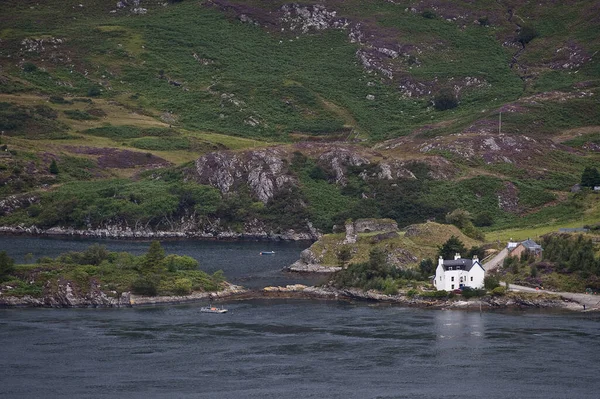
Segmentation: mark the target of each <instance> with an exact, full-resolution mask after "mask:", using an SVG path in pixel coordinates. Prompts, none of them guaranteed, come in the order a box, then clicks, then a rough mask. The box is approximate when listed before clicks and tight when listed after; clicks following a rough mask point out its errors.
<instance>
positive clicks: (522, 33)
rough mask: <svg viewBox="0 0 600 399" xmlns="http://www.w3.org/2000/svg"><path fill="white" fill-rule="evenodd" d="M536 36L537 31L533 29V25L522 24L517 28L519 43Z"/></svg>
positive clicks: (524, 42)
mask: <svg viewBox="0 0 600 399" xmlns="http://www.w3.org/2000/svg"><path fill="white" fill-rule="evenodd" d="M536 37H538V32H537V31H536V30H535V28H534V27H533V26H529V25H524V26H522V27H521V29H520V30H519V33H518V35H517V41H518V42H520V43H521V44H527V43H529V42H530V41H532V40H533V39H535V38H536Z"/></svg>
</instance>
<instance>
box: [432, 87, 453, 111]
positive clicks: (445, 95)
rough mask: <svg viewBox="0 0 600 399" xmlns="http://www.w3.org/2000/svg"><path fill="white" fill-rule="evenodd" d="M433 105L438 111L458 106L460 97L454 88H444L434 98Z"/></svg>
mask: <svg viewBox="0 0 600 399" xmlns="http://www.w3.org/2000/svg"><path fill="white" fill-rule="evenodd" d="M433 106H434V107H435V109H437V110H438V111H445V110H447V109H452V108H456V107H458V99H457V98H456V95H455V94H454V92H453V91H452V89H449V88H444V89H441V90H440V91H439V92H438V94H437V95H436V96H435V97H434V98H433Z"/></svg>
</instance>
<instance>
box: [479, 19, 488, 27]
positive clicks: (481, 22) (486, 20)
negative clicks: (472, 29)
mask: <svg viewBox="0 0 600 399" xmlns="http://www.w3.org/2000/svg"><path fill="white" fill-rule="evenodd" d="M477 22H479V25H481V26H488V25H489V24H490V19H489V18H488V17H481V18H478V19H477Z"/></svg>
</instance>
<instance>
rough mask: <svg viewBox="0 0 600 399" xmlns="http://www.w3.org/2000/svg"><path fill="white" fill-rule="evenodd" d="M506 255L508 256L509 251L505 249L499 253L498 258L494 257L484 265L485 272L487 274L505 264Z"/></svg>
mask: <svg viewBox="0 0 600 399" xmlns="http://www.w3.org/2000/svg"><path fill="white" fill-rule="evenodd" d="M506 255H508V249H506V248H504V249H503V250H502V251H500V252H498V253H497V254H496V256H494V257H493V258H492V259H490V260H489V261H487V262H485V263H484V264H483V265H482V266H483V270H485V271H486V273H487V272H489V271H492V270H494V269H496V268H498V267H499V266H501V265H502V262H504V258H506Z"/></svg>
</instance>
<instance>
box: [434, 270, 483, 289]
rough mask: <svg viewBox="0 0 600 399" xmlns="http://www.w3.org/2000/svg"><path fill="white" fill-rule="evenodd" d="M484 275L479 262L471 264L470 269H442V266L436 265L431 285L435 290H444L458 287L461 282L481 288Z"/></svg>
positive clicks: (466, 285) (467, 285)
mask: <svg viewBox="0 0 600 399" xmlns="http://www.w3.org/2000/svg"><path fill="white" fill-rule="evenodd" d="M484 277H485V271H484V270H483V268H482V267H481V266H479V264H476V265H473V267H471V270H470V271H466V270H462V269H461V270H446V271H444V268H443V267H442V266H440V265H438V267H437V269H436V271H435V280H434V283H433V285H434V286H435V288H436V289H437V290H446V291H452V290H455V289H457V288H460V286H461V284H462V285H463V286H465V287H471V288H483V279H484Z"/></svg>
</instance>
